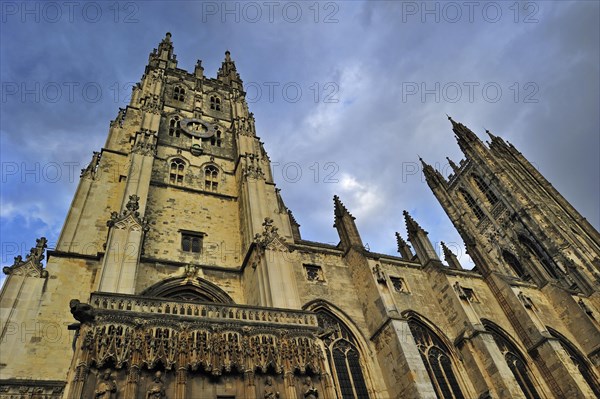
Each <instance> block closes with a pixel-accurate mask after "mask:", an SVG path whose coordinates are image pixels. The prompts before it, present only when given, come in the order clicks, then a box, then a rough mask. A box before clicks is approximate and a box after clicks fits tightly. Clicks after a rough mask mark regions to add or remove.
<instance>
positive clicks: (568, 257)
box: [0, 33, 600, 399]
mask: <svg viewBox="0 0 600 399" xmlns="http://www.w3.org/2000/svg"><path fill="white" fill-rule="evenodd" d="M452 125H453V130H454V132H455V134H456V135H457V139H458V142H459V145H460V146H461V148H462V149H463V151H464V152H465V155H466V157H467V159H466V161H463V162H461V163H460V165H458V166H457V165H455V164H454V163H451V164H452V165H453V168H454V169H455V173H454V176H452V177H451V178H450V179H449V180H446V179H445V178H444V177H443V176H442V175H441V174H440V173H439V172H437V171H435V170H434V169H433V168H431V167H430V166H429V165H427V164H425V163H423V165H424V172H425V175H426V177H427V181H428V183H429V185H430V186H431V188H432V190H433V192H434V194H435V195H436V197H437V198H438V199H439V201H440V202H441V203H442V206H443V207H444V209H446V211H447V212H448V215H449V216H450V219H451V220H452V222H453V223H454V224H455V226H456V228H457V229H458V230H459V232H460V234H461V235H462V236H463V238H464V240H465V242H466V244H467V248H468V250H469V253H470V254H471V256H472V257H473V259H474V261H475V263H476V268H475V269H473V270H465V269H463V268H462V266H461V264H460V262H459V259H458V258H457V257H456V256H455V255H454V254H453V253H452V252H451V251H450V249H449V248H448V247H447V246H446V245H444V244H443V252H444V258H445V262H446V264H444V263H443V262H442V260H441V259H440V258H439V257H438V254H437V253H436V251H435V249H434V247H433V245H432V243H431V241H430V240H429V238H428V233H427V232H426V231H425V230H424V228H423V227H421V226H420V225H419V223H418V222H417V221H415V220H414V219H413V218H412V217H411V215H409V214H408V213H407V212H405V213H404V224H405V225H406V231H407V239H408V241H409V242H410V244H411V245H408V243H407V242H406V241H405V240H404V238H403V237H402V235H401V234H400V233H396V239H397V241H398V252H399V255H389V254H379V253H374V252H370V251H369V250H367V249H366V248H365V247H364V245H363V241H362V239H361V236H360V232H359V231H358V228H357V226H356V223H355V218H354V217H353V216H352V214H351V213H350V211H349V210H348V209H347V208H346V206H344V204H343V203H342V200H341V199H340V198H339V197H337V196H335V197H334V199H333V219H334V223H335V224H334V227H335V228H336V229H337V231H338V234H339V237H340V242H339V244H338V245H330V244H324V243H318V242H313V241H308V240H304V239H302V237H301V235H300V226H299V224H298V223H297V222H296V219H295V218H294V217H293V215H292V213H291V211H290V210H288V209H287V207H286V206H285V204H284V202H283V200H282V197H281V195H280V192H279V189H277V188H276V186H275V182H274V181H273V177H272V175H271V168H270V161H269V158H268V156H267V154H266V152H265V150H264V148H263V144H262V142H261V141H260V139H259V137H258V136H257V132H256V131H255V126H254V117H253V115H252V113H251V112H249V109H248V105H247V102H246V100H245V92H244V86H243V82H242V79H241V78H240V75H239V74H238V72H237V69H236V65H235V63H234V62H233V61H232V59H231V55H230V54H229V52H226V53H225V59H224V61H223V63H222V66H221V68H220V69H219V70H218V72H217V74H216V78H210V77H207V76H205V75H204V69H203V67H202V64H201V62H200V61H198V62H197V64H196V66H195V68H194V71H193V73H189V72H187V71H185V70H182V69H180V68H178V67H177V59H176V56H175V54H174V52H173V44H172V42H171V35H170V34H168V33H167V35H166V37H165V38H164V39H163V40H162V41H161V43H160V44H159V46H158V48H157V49H155V50H154V51H153V52H152V53H151V54H150V56H149V61H148V64H147V66H146V69H145V71H144V74H143V76H142V78H141V80H140V82H139V83H138V84H136V86H135V87H134V88H133V92H132V96H131V102H130V104H129V105H128V106H127V107H126V108H125V109H121V110H119V112H118V115H117V117H116V118H115V120H114V121H112V122H111V123H110V128H109V133H108V138H107V141H106V144H105V145H104V147H103V148H102V149H101V150H100V151H98V152H94V153H93V156H92V159H91V162H90V164H89V166H88V167H87V168H85V169H84V170H82V174H81V179H80V182H79V186H78V188H77V192H76V194H75V196H74V199H73V202H72V204H71V207H70V210H69V213H68V215H67V218H66V220H65V224H64V227H63V230H62V232H61V235H60V238H59V240H58V243H57V245H56V248H54V249H52V250H49V251H47V253H45V252H46V246H47V245H46V239H45V238H41V239H38V241H37V244H36V246H35V247H34V248H32V249H31V251H30V254H29V255H27V256H26V257H25V259H23V258H22V257H20V256H19V257H17V258H15V262H14V264H13V265H11V266H7V267H4V269H3V270H4V273H6V274H7V275H8V277H7V280H6V282H5V285H4V287H3V288H2V292H1V293H0V322H1V325H0V341H1V344H2V351H1V357H0V398H14V397H18V398H42V397H43V398H51V399H58V398H62V399H80V398H94V399H97V398H101V399H149V398H157V399H158V398H161V399H165V398H168V399H186V398H187V399H204V398H210V399H234V398H237V399H241V398H243V399H254V398H266V399H275V398H282V399H296V398H302V399H317V398H319V399H323V398H324V399H336V398H339V399H348V398H380V399H388V398H432V397H438V398H444V399H445V398H484V397H491V398H505V397H511V398H513V397H514V398H550V397H565V398H567V397H568V398H576V397H577V398H589V397H593V396H594V395H600V386H599V385H598V383H597V380H598V371H599V370H598V369H599V367H600V338H598V337H600V334H599V324H598V321H597V320H596V318H597V317H598V314H599V313H598V312H599V309H600V303H599V292H600V290H599V287H598V272H599V269H600V265H598V262H599V261H598V259H599V258H598V256H599V254H600V251H599V242H600V240H599V236H598V233H597V232H596V231H595V230H594V229H593V228H592V227H591V226H590V225H589V224H588V223H587V222H586V221H585V220H584V219H583V218H582V217H581V216H580V215H579V214H578V213H577V212H576V211H575V210H574V209H573V208H572V207H571V206H570V205H569V204H568V202H567V201H566V200H564V198H562V197H561V196H560V195H559V194H558V193H557V192H556V190H554V189H553V188H552V186H551V185H550V184H549V183H548V182H547V181H546V180H544V178H543V177H542V176H541V175H540V174H539V173H538V172H537V171H536V170H535V169H534V168H533V167H532V166H531V165H530V164H529V162H528V161H527V160H526V159H525V158H524V157H523V156H522V155H521V154H520V153H519V152H518V151H516V150H515V149H514V147H512V146H511V145H509V144H506V143H504V141H502V140H501V139H499V138H496V137H494V136H492V142H491V144H490V145H489V146H486V145H484V144H483V143H482V142H481V141H480V140H479V139H478V138H477V137H476V135H475V134H474V133H473V132H471V131H470V130H469V129H467V128H466V127H465V126H463V125H462V124H459V123H456V122H454V121H452ZM411 246H412V248H411ZM413 249H414V253H413ZM44 257H46V258H47V261H46V264H45V266H44V265H43V263H42V261H43V259H44Z"/></svg>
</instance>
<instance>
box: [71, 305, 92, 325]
mask: <svg viewBox="0 0 600 399" xmlns="http://www.w3.org/2000/svg"><path fill="white" fill-rule="evenodd" d="M69 307H70V308H71V314H72V315H73V317H74V318H75V320H77V321H80V322H82V323H86V322H89V321H93V320H94V308H92V307H91V306H90V305H88V304H87V303H81V302H80V301H79V299H71V301H70V302H69Z"/></svg>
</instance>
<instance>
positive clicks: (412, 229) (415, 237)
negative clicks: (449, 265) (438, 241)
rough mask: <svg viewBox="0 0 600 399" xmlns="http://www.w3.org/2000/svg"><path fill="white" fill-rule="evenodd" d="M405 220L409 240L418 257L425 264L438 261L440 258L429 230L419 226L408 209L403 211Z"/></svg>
mask: <svg viewBox="0 0 600 399" xmlns="http://www.w3.org/2000/svg"><path fill="white" fill-rule="evenodd" d="M403 214H404V220H405V222H406V230H407V231H408V241H410V243H411V244H412V246H413V248H414V249H415V252H416V253H417V257H418V258H419V261H420V262H421V264H422V265H423V266H425V265H427V264H429V263H430V262H431V261H437V262H438V263H439V261H440V260H439V258H438V256H437V254H436V252H435V249H433V245H432V244H431V241H429V238H428V237H427V234H428V233H427V232H426V231H425V230H423V229H422V228H421V226H419V224H418V223H417V222H415V220H414V219H413V218H412V217H411V216H410V215H409V214H408V212H407V211H404V212H403Z"/></svg>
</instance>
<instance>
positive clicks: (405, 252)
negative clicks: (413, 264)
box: [396, 232, 413, 260]
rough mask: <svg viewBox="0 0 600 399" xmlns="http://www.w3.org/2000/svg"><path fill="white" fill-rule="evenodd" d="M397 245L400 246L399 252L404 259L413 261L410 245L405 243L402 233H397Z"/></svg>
mask: <svg viewBox="0 0 600 399" xmlns="http://www.w3.org/2000/svg"><path fill="white" fill-rule="evenodd" d="M396 243H397V244H398V252H399V253H400V255H402V258H404V259H407V260H411V259H412V257H413V254H412V251H411V250H410V245H408V244H407V243H406V241H404V239H403V238H402V236H401V235H400V233H398V232H396Z"/></svg>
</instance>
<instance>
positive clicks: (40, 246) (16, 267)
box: [2, 237, 48, 278]
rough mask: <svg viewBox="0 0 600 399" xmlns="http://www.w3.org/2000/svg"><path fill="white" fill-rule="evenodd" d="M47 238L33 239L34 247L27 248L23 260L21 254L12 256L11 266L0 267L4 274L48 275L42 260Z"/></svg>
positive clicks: (43, 276) (44, 276)
mask: <svg viewBox="0 0 600 399" xmlns="http://www.w3.org/2000/svg"><path fill="white" fill-rule="evenodd" d="M47 243H48V240H47V239H46V237H41V238H38V239H36V240H35V247H33V248H31V249H30V250H29V253H28V254H27V255H26V256H25V260H23V257H22V256H21V255H17V256H15V257H14V263H13V264H12V266H6V267H3V268H2V271H3V272H4V274H13V273H15V274H17V275H25V276H35V277H42V278H46V277H48V271H47V270H45V269H44V266H43V265H42V261H43V260H44V251H45V249H46V248H48V244H47Z"/></svg>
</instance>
